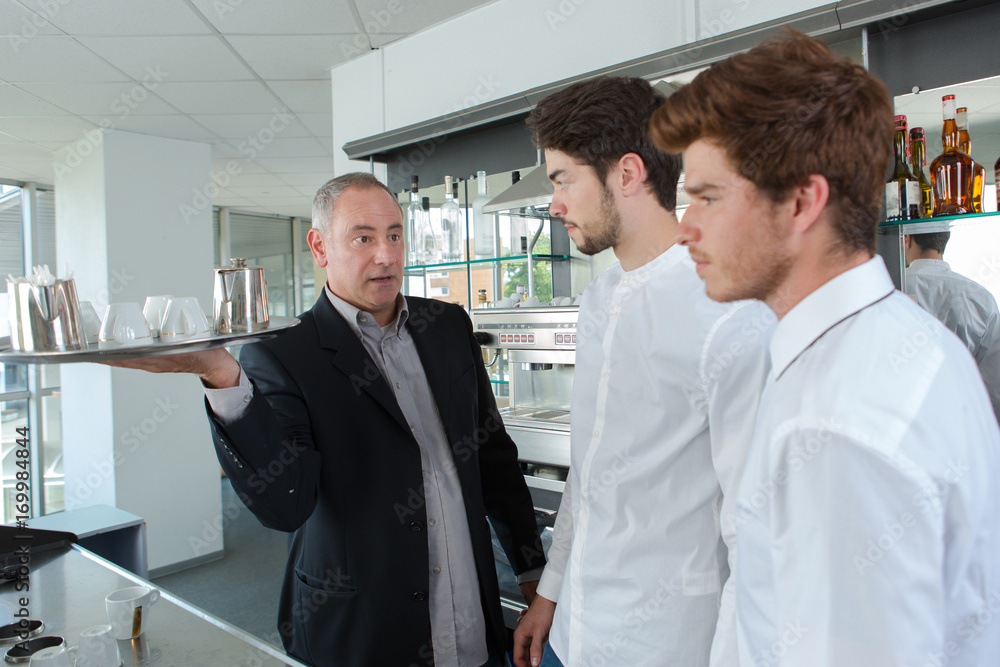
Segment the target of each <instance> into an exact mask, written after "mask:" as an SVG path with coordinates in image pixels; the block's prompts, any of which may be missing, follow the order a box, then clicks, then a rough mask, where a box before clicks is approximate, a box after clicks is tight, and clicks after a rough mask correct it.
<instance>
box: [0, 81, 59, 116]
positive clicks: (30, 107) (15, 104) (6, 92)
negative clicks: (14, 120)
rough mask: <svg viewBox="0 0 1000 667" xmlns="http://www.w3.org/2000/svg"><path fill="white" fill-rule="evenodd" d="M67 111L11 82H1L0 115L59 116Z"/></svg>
mask: <svg viewBox="0 0 1000 667" xmlns="http://www.w3.org/2000/svg"><path fill="white" fill-rule="evenodd" d="M61 113H66V112H64V111H63V110H62V109H59V108H57V107H55V106H53V105H51V104H49V103H48V102H45V101H42V100H40V99H38V98H37V97H35V96H34V95H32V94H30V93H27V92H25V91H23V90H20V89H19V88H16V87H14V86H13V85H11V84H8V83H5V84H0V116H58V115H59V114H61Z"/></svg>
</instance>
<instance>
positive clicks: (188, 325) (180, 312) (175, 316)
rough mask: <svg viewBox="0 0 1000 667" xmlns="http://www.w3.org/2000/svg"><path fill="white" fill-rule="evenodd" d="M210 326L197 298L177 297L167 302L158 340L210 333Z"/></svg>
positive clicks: (166, 340) (164, 340)
mask: <svg viewBox="0 0 1000 667" xmlns="http://www.w3.org/2000/svg"><path fill="white" fill-rule="evenodd" d="M211 331H212V327H211V325H210V324H209V323H208V318H207V317H205V311H203V310H202V309H201V305H200V304H199V303H198V299H196V298H195V297H193V296H186V297H179V298H175V299H171V300H170V301H169V302H167V308H166V310H165V311H164V313H163V322H162V324H161V325H160V340H161V341H162V342H164V343H167V342H170V341H171V340H178V339H182V338H191V337H192V336H203V335H205V334H207V333H211Z"/></svg>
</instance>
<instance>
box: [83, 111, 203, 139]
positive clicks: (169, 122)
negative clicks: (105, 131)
mask: <svg viewBox="0 0 1000 667" xmlns="http://www.w3.org/2000/svg"><path fill="white" fill-rule="evenodd" d="M85 118H86V119H87V120H89V121H92V122H94V123H98V124H100V122H101V120H102V119H101V117H99V116H85ZM115 129H116V130H123V131H125V132H135V133H136V134H151V135H153V136H158V137H168V138H170V139H184V140H185V141H199V142H203V143H204V142H214V141H218V137H216V136H215V135H214V134H212V133H211V132H209V131H208V130H206V129H205V128H203V127H202V126H201V125H198V123H196V122H194V121H193V120H191V119H190V118H188V117H187V116H184V115H181V114H172V115H164V116H159V115H157V116H140V115H138V114H135V115H132V116H128V117H127V118H123V119H119V120H116V122H115Z"/></svg>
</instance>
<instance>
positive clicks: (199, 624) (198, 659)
mask: <svg viewBox="0 0 1000 667" xmlns="http://www.w3.org/2000/svg"><path fill="white" fill-rule="evenodd" d="M30 568H31V571H30V574H29V584H30V590H29V591H27V592H17V591H15V590H14V586H13V584H4V585H3V586H2V587H0V620H2V623H3V624H6V623H10V622H12V621H13V620H14V614H15V613H16V612H17V610H18V609H20V605H19V602H18V600H19V598H21V597H27V598H29V601H30V602H29V604H28V606H27V608H28V610H29V613H30V618H33V619H40V620H42V621H43V622H44V623H45V632H44V633H42V634H43V635H46V636H47V635H60V636H62V637H64V638H65V640H66V643H67V644H68V645H69V646H76V645H78V644H79V640H80V632H82V631H83V630H85V629H87V628H89V627H91V626H93V625H102V624H107V623H108V616H107V612H106V610H105V607H104V596H105V595H107V594H108V593H110V592H111V591H114V590H117V589H119V588H125V587H128V586H136V585H143V586H150V587H153V588H158V587H157V586H156V585H155V584H151V583H150V582H148V581H145V580H144V579H141V578H139V577H137V576H135V575H134V574H132V573H131V572H128V571H127V570H124V569H122V568H120V567H118V566H117V565H114V564H113V563H110V562H109V561H106V560H104V559H103V558H101V557H99V556H96V555H94V554H92V553H91V552H89V551H87V550H86V549H84V548H82V547H80V546H78V545H71V546H69V547H63V548H59V549H53V550H51V551H47V552H43V553H35V554H32V555H31V563H30ZM160 592H161V598H160V600H159V602H157V603H156V604H154V605H153V606H152V607H150V609H149V626H148V630H146V631H145V632H143V634H142V636H141V637H139V638H138V639H134V640H131V641H129V640H123V641H119V642H118V649H119V651H120V652H121V656H122V660H123V661H124V665H125V667H133V666H134V665H163V666H164V667H166V666H174V665H176V666H177V667H229V666H232V667H278V666H281V665H285V666H288V667H305V665H303V664H302V663H300V662H298V661H296V660H294V659H293V658H290V657H288V656H286V655H285V654H284V652H283V651H281V650H280V649H277V648H275V647H273V646H270V645H268V644H266V643H264V642H263V641H261V640H260V639H257V638H256V637H253V636H252V635H249V634H247V633H246V632H243V631H242V630H240V629H239V628H236V627H234V626H232V625H229V624H228V623H226V622H224V621H222V620H220V619H218V618H216V617H214V616H212V615H211V614H209V613H207V612H205V611H202V610H201V609H198V608H197V607H194V606H193V605H191V604H189V603H187V602H185V601H183V600H181V599H179V598H177V597H175V596H173V595H171V594H170V593H169V592H168V591H164V590H162V589H160ZM6 649H7V647H3V651H6Z"/></svg>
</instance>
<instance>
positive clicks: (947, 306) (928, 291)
mask: <svg viewBox="0 0 1000 667" xmlns="http://www.w3.org/2000/svg"><path fill="white" fill-rule="evenodd" d="M904 288H905V289H906V293H907V294H909V295H910V296H912V297H913V298H914V299H915V300H916V302H917V303H919V304H920V305H921V306H922V307H923V309H924V310H926V311H927V312H928V313H930V314H931V315H933V316H934V317H936V318H938V319H939V320H941V322H942V323H943V324H944V325H945V326H946V327H947V328H948V329H950V330H951V331H954V332H955V335H957V336H958V337H959V338H960V339H961V340H962V342H963V343H965V346H966V347H967V348H969V352H970V353H971V354H972V358H973V359H975V360H976V364H977V365H978V366H979V373H980V374H981V375H982V376H983V382H984V383H985V384H986V391H987V392H989V395H990V401H991V402H992V403H993V412H994V413H995V414H997V415H1000V309H998V308H997V300H996V299H994V298H993V295H992V294H990V291H989V290H988V289H986V288H985V287H983V286H982V285H980V284H979V283H977V282H975V281H974V280H970V279H969V278H966V277H965V276H963V275H962V274H960V273H955V272H954V271H952V270H951V267H950V266H948V262H945V261H943V260H940V259H916V260H913V262H911V263H910V265H909V266H908V267H907V268H906V284H905V285H904Z"/></svg>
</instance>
